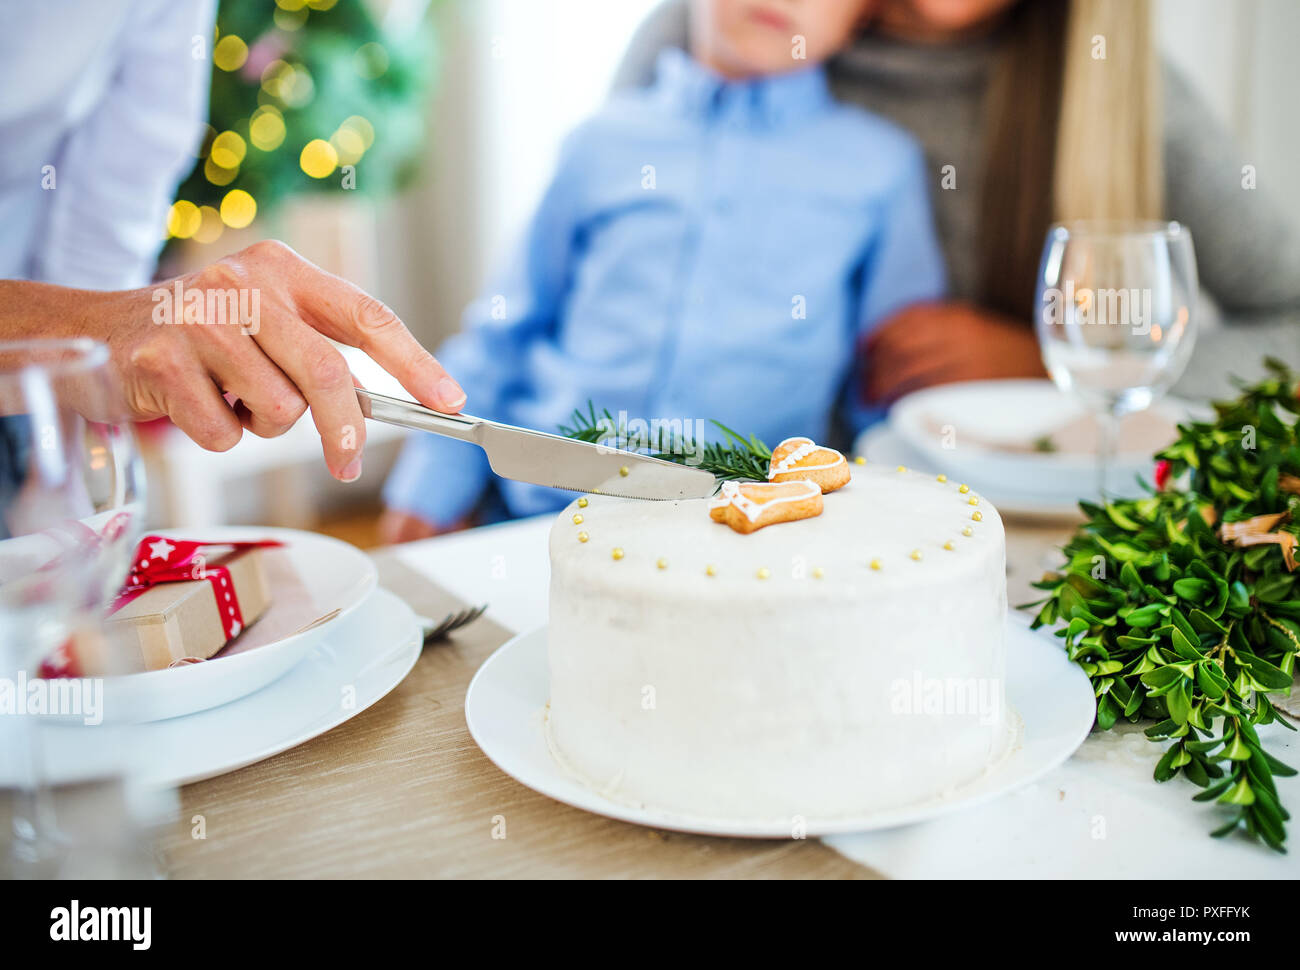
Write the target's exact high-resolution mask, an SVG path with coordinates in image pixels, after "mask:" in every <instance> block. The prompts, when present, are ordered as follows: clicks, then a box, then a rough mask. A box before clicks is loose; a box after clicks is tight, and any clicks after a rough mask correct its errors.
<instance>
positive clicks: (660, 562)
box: [655, 559, 668, 569]
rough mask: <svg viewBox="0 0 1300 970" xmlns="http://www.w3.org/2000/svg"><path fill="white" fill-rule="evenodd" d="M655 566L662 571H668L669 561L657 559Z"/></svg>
mask: <svg viewBox="0 0 1300 970" xmlns="http://www.w3.org/2000/svg"><path fill="white" fill-rule="evenodd" d="M655 565H656V566H657V567H659V568H660V569H667V568H668V560H667V559H656V560H655Z"/></svg>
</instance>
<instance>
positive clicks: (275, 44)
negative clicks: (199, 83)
mask: <svg viewBox="0 0 1300 970" xmlns="http://www.w3.org/2000/svg"><path fill="white" fill-rule="evenodd" d="M426 6H427V3H424V2H421V0H404V2H398V0H390V2H387V3H380V2H366V0H221V3H220V6H219V10H218V14H217V30H216V34H215V37H214V40H213V47H212V64H213V67H212V94H211V100H210V106H209V112H208V115H209V119H208V120H209V125H208V130H207V134H206V136H205V138H204V140H203V146H202V149H201V151H200V156H199V160H198V163H197V164H196V165H195V167H194V171H193V172H191V173H190V175H189V177H188V178H187V179H186V180H185V182H184V183H183V184H182V185H181V187H180V189H179V190H178V191H177V196H176V202H175V203H174V204H173V206H172V210H171V214H170V218H169V220H168V232H169V234H170V235H171V236H172V237H173V238H182V239H189V238H193V239H195V240H197V241H200V242H210V241H213V240H214V239H215V238H216V237H217V236H219V235H220V234H221V231H222V228H223V227H227V226H228V227H230V228H235V229H242V228H243V227H245V226H247V225H249V224H250V223H251V222H252V221H253V220H254V218H256V217H257V215H258V214H259V213H265V212H266V211H267V210H269V209H271V208H273V207H274V206H275V204H276V203H278V202H281V201H283V200H284V199H286V198H289V197H290V196H294V195H301V194H304V193H309V192H315V193H343V192H350V191H355V192H361V193H364V194H366V195H382V194H385V193H388V192H392V191H394V190H396V189H399V188H401V187H402V186H403V185H404V184H405V183H406V182H407V181H408V180H409V179H410V178H411V177H412V176H413V175H414V174H415V171H416V168H417V164H418V160H419V157H420V153H421V148H422V144H423V139H424V130H425V117H426V112H425V106H426V98H427V94H428V88H429V78H430V77H431V76H432V73H433V44H432V33H431V27H430V25H429V23H428V20H427V18H424V17H423V16H422V14H423V11H424V8H425V7H426ZM381 8H382V9H383V10H385V11H386V12H387V14H388V16H386V17H385V18H384V19H385V21H391V20H392V19H393V16H392V15H395V14H397V13H401V14H402V17H403V20H402V23H400V24H399V25H397V26H396V27H393V26H392V25H391V24H389V23H385V22H381V21H380V20H379V19H377V16H376V13H377V11H379V10H380V9H381ZM386 28H387V29H386Z"/></svg>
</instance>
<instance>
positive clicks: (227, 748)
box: [0, 589, 423, 788]
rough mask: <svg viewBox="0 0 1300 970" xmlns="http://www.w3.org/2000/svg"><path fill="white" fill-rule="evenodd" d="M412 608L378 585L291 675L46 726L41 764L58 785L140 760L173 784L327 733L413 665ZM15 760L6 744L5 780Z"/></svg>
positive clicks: (0, 776)
mask: <svg viewBox="0 0 1300 970" xmlns="http://www.w3.org/2000/svg"><path fill="white" fill-rule="evenodd" d="M422 639H423V638H422V637H421V632H420V625H419V623H418V622H417V621H416V619H415V614H414V613H412V612H411V608H410V607H409V606H407V605H406V603H404V602H403V601H402V600H400V599H398V598H397V597H396V596H394V595H393V594H392V593H390V592H388V591H387V590H385V589H376V590H374V591H373V592H372V593H371V595H370V596H369V597H368V598H367V599H366V601H365V603H364V604H363V605H362V606H361V607H360V609H357V610H355V611H354V612H353V613H352V614H351V615H350V616H348V617H347V619H345V620H343V621H341V622H339V623H335V624H331V626H330V628H329V630H328V631H327V633H326V635H325V636H324V637H323V638H321V639H318V640H317V641H316V643H315V645H314V647H313V648H312V650H311V652H310V653H309V654H308V655H307V656H306V657H305V658H303V661H302V663H300V664H298V665H297V666H296V667H294V668H293V670H291V671H290V672H289V673H288V674H286V675H285V676H284V677H281V678H279V679H278V680H276V681H275V682H274V683H272V684H270V685H269V686H267V687H264V688H262V689H261V690H259V691H256V692H254V693H251V694H249V695H248V696H246V697H242V698H240V699H239V700H236V701H232V702H231V703H229V704H224V705H222V706H221V707H214V708H210V709H208V710H205V711H200V712H199V713H197V714H191V715H189V716H188V717H176V718H170V719H169V720H166V721H155V722H153V723H151V724H134V725H126V726H121V727H114V726H111V725H101V726H99V727H85V726H81V725H76V724H68V723H50V724H46V725H44V726H42V728H41V741H42V746H43V751H44V763H43V766H42V772H43V774H44V776H45V777H46V778H47V779H49V780H50V781H51V782H53V783H55V784H62V783H67V782H75V781H80V780H84V779H87V778H94V777H96V776H97V775H99V774H102V772H103V766H104V765H120V764H122V763H123V759H124V758H125V759H127V761H126V763H127V764H130V765H134V766H135V778H136V780H138V781H139V782H140V783H142V784H145V785H156V786H164V787H170V786H173V785H183V784H189V783H190V782H194V781H200V780H202V779H204V778H212V777H214V776H216V775H221V774H224V773H226V772H228V771H234V770H235V769H236V768H242V767H244V766H245V765H250V764H253V763H254V762H257V761H261V760H263V759H264V758H269V757H271V756H272V755H275V754H279V753H280V752H281V751H287V750H288V749H289V748H293V747H296V746H297V745H300V744H302V743H303V742H305V741H309V740H311V739H312V738H314V737H316V736H317V735H320V734H324V733H325V732H326V731H328V730H330V729H331V728H333V727H337V726H338V725H340V724H342V723H343V722H344V721H346V720H348V719H349V718H352V717H355V716H356V715H357V714H359V713H361V712H362V711H364V710H365V709H366V708H368V707H370V706H371V705H372V704H374V703H375V702H376V701H378V700H379V699H380V698H382V697H383V696H384V695H385V694H387V693H388V692H389V691H391V690H392V689H393V688H394V687H396V686H397V685H398V684H399V683H401V682H402V679H403V678H404V677H405V676H406V675H407V673H408V672H409V671H410V669H411V667H413V666H414V665H415V661H416V660H417V659H418V658H419V656H420V649H421V645H422ZM15 778H16V767H15V766H14V765H13V764H12V763H11V762H6V760H5V753H4V752H3V751H0V788H3V787H5V786H6V785H12V784H13V783H14V780H15Z"/></svg>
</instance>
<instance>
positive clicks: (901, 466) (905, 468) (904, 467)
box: [898, 465, 907, 472]
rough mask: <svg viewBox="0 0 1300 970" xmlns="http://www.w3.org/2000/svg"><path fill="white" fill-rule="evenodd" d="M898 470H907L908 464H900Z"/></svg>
mask: <svg viewBox="0 0 1300 970" xmlns="http://www.w3.org/2000/svg"><path fill="white" fill-rule="evenodd" d="M898 470H899V471H900V472H905V471H907V466H906V465H899V466H898Z"/></svg>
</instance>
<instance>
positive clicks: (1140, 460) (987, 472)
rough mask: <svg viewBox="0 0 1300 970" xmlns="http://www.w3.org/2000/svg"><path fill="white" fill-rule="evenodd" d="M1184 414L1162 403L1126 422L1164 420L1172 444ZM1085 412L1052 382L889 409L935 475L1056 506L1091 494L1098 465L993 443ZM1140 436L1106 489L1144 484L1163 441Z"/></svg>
mask: <svg viewBox="0 0 1300 970" xmlns="http://www.w3.org/2000/svg"><path fill="white" fill-rule="evenodd" d="M1188 410H1189V407H1188V405H1187V403H1186V402H1180V401H1176V400H1171V399H1168V398H1166V399H1163V400H1160V401H1157V402H1155V403H1154V404H1153V405H1152V406H1151V407H1150V408H1149V409H1147V411H1146V412H1145V413H1143V414H1140V415H1133V416H1131V417H1130V418H1128V419H1126V420H1129V421H1142V422H1149V421H1152V420H1155V419H1163V420H1164V421H1165V422H1167V423H1168V425H1169V434H1168V440H1169V441H1172V440H1173V439H1174V436H1175V434H1176V431H1175V430H1174V425H1176V424H1177V423H1178V422H1179V421H1184V420H1186V419H1187V415H1188ZM1086 414H1087V410H1086V409H1085V407H1084V406H1083V404H1082V403H1081V402H1079V401H1078V400H1077V399H1076V398H1074V397H1073V396H1071V395H1069V394H1066V393H1064V392H1062V391H1061V390H1059V389H1058V388H1057V387H1056V385H1054V384H1053V383H1052V382H1051V381H1045V380H992V381H967V382H963V383H958V384H944V385H941V386H938V387H930V388H926V389H925V390H923V391H917V392H916V393H914V394H909V395H907V396H906V397H904V398H902V399H900V400H899V401H898V402H896V403H895V404H894V406H893V407H892V408H890V411H889V426H890V427H891V428H892V429H893V430H894V431H895V432H896V433H897V434H898V435H899V437H900V438H902V440H903V441H905V442H906V443H907V444H908V445H909V446H910V447H912V448H913V449H915V450H916V451H918V452H919V453H921V454H922V455H924V456H925V458H926V459H927V460H928V462H929V464H930V465H932V466H934V467H935V469H936V470H937V471H941V472H945V473H946V474H948V475H949V476H951V477H954V478H959V479H961V480H962V481H967V480H971V479H977V480H979V481H980V482H982V483H983V484H984V485H985V486H990V485H997V486H1001V487H1002V488H1003V489H1005V490H1007V491H1010V492H1019V493H1023V494H1027V495H1037V496H1040V497H1042V498H1044V499H1046V500H1054V501H1057V502H1062V501H1073V500H1076V499H1078V498H1085V497H1089V496H1090V495H1092V494H1093V493H1094V492H1095V489H1096V476H1097V471H1096V468H1097V466H1096V460H1095V458H1094V456H1093V454H1092V453H1091V452H1089V453H1078V452H1075V453H1071V452H1024V453H1021V452H1015V451H1007V450H1003V449H1002V448H999V447H998V446H997V445H998V443H999V442H1006V443H1008V444H1023V443H1025V442H1029V441H1032V440H1033V439H1035V438H1038V437H1041V436H1043V435H1047V434H1051V433H1053V432H1054V431H1056V430H1057V429H1059V428H1061V427H1063V426H1065V425H1066V424H1068V423H1069V422H1071V421H1074V420H1077V419H1078V418H1080V417H1083V416H1085V415H1086ZM944 429H950V430H949V433H948V434H945V433H944ZM1122 435H1123V432H1121V436H1122ZM1146 437H1148V438H1150V439H1151V440H1150V441H1148V442H1146V444H1147V446H1146V447H1141V448H1136V449H1131V450H1129V451H1128V452H1125V451H1123V450H1121V451H1120V453H1119V454H1117V455H1116V456H1115V460H1114V462H1113V464H1112V466H1111V469H1110V471H1109V473H1108V474H1107V485H1108V491H1110V492H1112V493H1114V494H1119V495H1130V494H1137V493H1138V486H1137V484H1136V481H1135V478H1136V477H1139V476H1140V477H1142V478H1143V479H1145V480H1147V481H1150V479H1151V475H1152V471H1153V469H1154V465H1155V462H1154V460H1153V459H1152V457H1151V456H1152V454H1153V453H1154V452H1156V451H1158V450H1159V449H1160V448H1161V447H1163V445H1164V444H1166V443H1167V442H1166V441H1164V440H1156V438H1163V436H1159V435H1155V436H1152V435H1146ZM990 497H991V493H990Z"/></svg>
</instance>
